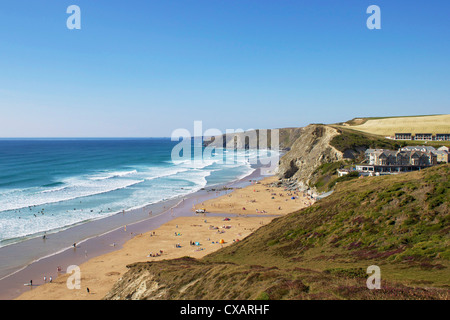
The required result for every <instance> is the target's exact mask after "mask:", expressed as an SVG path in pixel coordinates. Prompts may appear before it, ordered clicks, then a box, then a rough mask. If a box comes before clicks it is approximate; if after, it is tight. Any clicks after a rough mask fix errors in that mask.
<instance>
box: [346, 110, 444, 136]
mask: <svg viewBox="0 0 450 320" xmlns="http://www.w3.org/2000/svg"><path fill="white" fill-rule="evenodd" d="M449 123H450V115H449V114H446V115H432V116H412V117H387V118H381V117H380V118H355V119H352V120H350V121H348V122H346V123H344V124H343V125H344V126H349V127H350V128H352V129H354V130H358V131H362V132H366V133H372V134H377V135H382V136H394V134H395V133H413V134H414V133H432V134H436V133H450V125H449Z"/></svg>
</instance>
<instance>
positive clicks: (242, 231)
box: [18, 175, 309, 300]
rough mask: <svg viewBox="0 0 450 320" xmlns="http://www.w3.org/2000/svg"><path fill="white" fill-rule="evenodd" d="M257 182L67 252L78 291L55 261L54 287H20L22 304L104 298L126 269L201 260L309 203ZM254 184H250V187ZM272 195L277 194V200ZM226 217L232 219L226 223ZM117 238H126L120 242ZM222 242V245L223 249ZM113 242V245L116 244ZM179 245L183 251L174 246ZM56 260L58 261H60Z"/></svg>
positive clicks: (202, 197) (198, 197)
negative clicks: (201, 210) (94, 250)
mask: <svg viewBox="0 0 450 320" xmlns="http://www.w3.org/2000/svg"><path fill="white" fill-rule="evenodd" d="M259 178H260V177H258V176H257V175H254V176H253V177H246V178H245V179H243V180H245V181H246V182H245V183H244V181H241V182H240V183H236V184H234V188H235V189H234V191H233V192H232V190H225V191H217V190H210V191H209V192H206V191H205V192H203V194H194V195H193V196H192V197H190V198H189V199H187V200H185V201H183V202H182V203H181V204H179V205H178V206H176V207H174V208H173V209H170V210H169V212H167V213H166V214H163V215H160V216H158V217H154V218H153V219H149V220H150V221H151V223H150V224H148V223H147V224H146V223H142V222H141V223H137V224H134V225H128V226H127V227H126V228H125V227H123V228H120V229H118V230H116V231H114V232H113V233H109V234H107V235H104V236H102V237H100V238H101V239H91V240H89V241H86V242H85V243H83V244H82V245H80V247H78V248H76V249H72V250H68V251H67V252H66V254H69V255H70V256H72V259H69V260H70V264H76V265H79V266H80V269H81V276H82V277H81V289H80V290H76V289H75V290H69V289H68V288H67V285H66V281H67V279H68V277H69V275H67V274H64V273H61V274H59V276H58V277H56V276H57V274H56V266H58V265H61V264H58V262H57V261H56V260H55V261H51V263H53V267H54V268H53V269H54V270H55V272H54V273H53V275H52V278H53V282H52V283H47V284H45V285H41V286H38V287H25V289H23V288H22V290H21V292H20V293H22V295H20V297H18V299H50V300H58V299H64V300H72V299H82V300H84V299H93V300H97V299H101V298H103V296H104V295H105V294H106V293H107V292H108V291H109V290H110V289H111V288H112V286H113V284H114V283H115V282H116V281H117V280H118V279H119V278H120V276H121V275H122V274H123V273H124V272H126V270H127V269H126V265H127V264H130V263H133V262H141V261H152V260H158V259H173V258H178V257H182V256H191V257H195V258H201V257H203V256H204V255H207V254H209V253H212V252H213V251H215V250H218V249H220V248H221V247H223V246H227V245H231V244H233V243H234V242H235V241H239V240H241V239H243V238H245V237H246V236H248V235H249V234H250V233H251V232H253V231H254V230H256V229H257V228H259V227H261V226H262V225H265V224H267V223H269V222H270V221H271V220H272V219H274V218H275V217H277V216H279V215H282V214H286V213H289V212H292V211H295V210H298V209H300V208H302V207H305V206H306V205H308V204H309V200H308V199H307V198H306V197H305V198H303V195H302V194H299V195H297V198H296V199H291V196H293V194H292V193H290V192H289V191H286V190H284V189H283V188H282V187H269V186H268V184H269V183H271V182H273V181H275V180H276V178H275V177H269V178H266V179H265V180H263V181H261V182H260V183H254V181H257V180H259ZM250 179H251V180H252V184H251V185H248V184H249V180H250ZM274 193H277V194H278V195H277V196H275V195H273V194H274ZM253 201H254V202H253ZM257 205H258V207H259V208H261V209H259V208H258V211H257V210H256V208H255V210H254V211H252V209H253V206H257ZM280 206H281V209H280V208H279V207H280ZM197 207H206V208H208V211H209V209H211V211H210V212H208V213H207V214H200V215H197V214H195V213H194V208H197ZM243 207H246V210H242V208H243ZM247 207H248V212H247ZM239 208H240V210H242V211H240V210H239ZM214 212H218V213H214ZM225 217H227V218H229V219H230V220H228V219H227V220H224V218H225ZM147 222H148V221H147ZM156 222H157V223H156ZM149 230H150V231H149ZM118 235H121V236H122V237H121V241H120V242H117V241H116V240H117V239H118V238H119V237H118ZM126 240H128V241H126ZM221 240H223V241H224V243H222V244H221V243H220V242H221ZM90 241H94V242H95V243H96V244H97V245H100V246H101V247H102V248H103V251H104V252H102V253H103V254H101V255H96V256H95V257H92V258H91V257H90V256H89V251H88V252H87V254H86V251H85V248H91V245H92V244H91V243H89V242H90ZM113 242H115V246H113V245H112V244H113ZM191 242H199V245H191ZM177 244H179V245H180V247H176V245H177ZM161 251H162V254H161V255H159V256H156V257H152V256H148V255H149V254H153V255H155V254H156V253H160V252H161ZM52 258H55V259H56V256H54V257H52ZM52 258H49V259H52ZM46 260H48V259H46ZM49 262H50V261H45V265H46V267H47V268H44V267H42V268H41V269H39V271H40V272H41V273H40V278H41V279H38V280H36V281H35V280H33V283H36V284H43V276H44V275H45V276H46V277H47V280H48V279H49V276H50V275H51V274H50V273H49V272H48V270H49V269H48V266H49ZM37 264H38V263H37ZM67 266H68V264H67V263H66V265H64V266H62V270H63V271H64V270H66V268H67ZM45 272H47V273H45ZM23 280H24V279H23V278H22V279H21V281H22V282H21V283H22V284H21V285H22V286H23V283H26V282H28V281H29V279H28V280H27V281H23ZM39 280H40V281H39ZM87 288H89V291H90V292H89V293H88V292H87Z"/></svg>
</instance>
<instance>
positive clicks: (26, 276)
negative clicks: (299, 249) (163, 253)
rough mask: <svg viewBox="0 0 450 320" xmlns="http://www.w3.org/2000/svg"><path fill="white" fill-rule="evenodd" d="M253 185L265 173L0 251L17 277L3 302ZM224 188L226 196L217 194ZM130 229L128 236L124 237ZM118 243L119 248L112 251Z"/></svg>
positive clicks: (4, 285)
mask: <svg viewBox="0 0 450 320" xmlns="http://www.w3.org/2000/svg"><path fill="white" fill-rule="evenodd" d="M250 179H251V180H255V179H256V180H258V179H261V176H260V170H255V171H254V172H253V173H252V174H250V175H249V176H246V177H244V178H242V179H240V180H237V181H233V182H230V183H228V184H226V185H221V186H216V187H215V188H216V189H215V191H214V192H212V191H211V188H206V189H204V190H200V191H198V192H196V193H193V194H191V195H188V196H185V197H184V198H180V199H176V200H169V201H164V202H161V203H158V204H155V205H151V206H146V207H145V208H139V209H135V210H132V211H129V212H125V213H119V214H116V215H113V216H110V217H107V218H103V219H99V220H96V221H92V222H88V223H84V224H81V225H79V226H76V227H73V228H70V229H68V230H64V231H60V232H58V233H54V234H50V235H48V239H47V240H45V241H44V240H42V238H36V239H30V240H27V241H24V242H21V243H18V244H13V245H10V246H7V247H3V248H0V257H1V259H0V260H1V264H2V265H7V266H11V272H12V271H15V273H12V274H11V275H9V276H7V277H3V276H2V279H1V280H0V299H2V300H6V299H14V298H16V297H17V296H19V295H20V294H22V293H23V292H26V291H28V290H30V287H25V286H24V284H25V283H28V282H29V281H30V280H33V284H36V285H42V284H43V283H44V281H43V277H44V276H46V277H47V278H49V277H52V278H53V279H56V277H57V276H58V274H59V273H58V272H57V267H58V266H60V267H61V269H62V270H66V269H67V267H68V266H70V265H79V264H81V263H83V262H86V261H87V260H89V259H90V258H93V257H96V256H99V255H102V254H105V253H109V252H112V251H115V250H118V249H120V248H121V247H122V246H123V244H124V243H125V242H126V241H128V240H130V239H132V238H133V237H134V236H135V235H137V234H140V233H144V232H147V231H149V230H154V229H156V228H158V227H159V226H161V225H163V224H164V223H166V222H168V221H170V220H172V219H174V218H176V217H182V216H193V211H192V207H193V206H194V205H195V204H196V203H198V202H201V201H205V200H207V199H210V198H213V197H217V196H220V195H224V194H227V193H230V192H231V191H230V190H226V189H225V190H223V189H222V188H223V187H224V186H226V187H230V188H239V187H243V186H246V185H249V183H250V182H249V180H250ZM219 188H220V189H222V190H221V191H219V192H217V189H219ZM164 207H165V208H164ZM144 209H145V210H144ZM152 209H153V213H152V215H150V214H149V211H150V210H152ZM125 225H126V226H127V232H124V226H125ZM80 240H81V241H80ZM74 242H76V243H77V249H76V250H74V249H73V248H71V245H72V244H73V243H74ZM113 243H115V246H111V244H113ZM30 259H31V260H30ZM21 265H23V266H21ZM14 268H15V269H14ZM34 288H35V287H33V289H34Z"/></svg>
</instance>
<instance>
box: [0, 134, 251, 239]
mask: <svg viewBox="0 0 450 320" xmlns="http://www.w3.org/2000/svg"><path fill="white" fill-rule="evenodd" d="M177 143H178V142H177V141H171V140H170V139H169V138H148V139H144V138H143V139H1V140H0V247H2V246H6V245H9V244H12V243H16V242H19V241H22V240H24V239H28V238H32V237H37V236H39V235H42V234H44V233H52V232H57V231H59V230H64V229H67V228H69V227H71V226H74V225H78V224H81V223H85V222H88V221H91V220H95V219H100V218H104V217H107V216H109V215H113V214H116V213H118V212H122V211H123V210H130V209H134V208H140V207H143V206H146V205H148V204H154V203H157V202H160V201H164V200H168V199H174V198H176V197H182V196H184V195H188V194H190V193H193V192H196V191H198V190H200V189H201V188H204V187H206V186H213V185H218V184H223V183H227V182H229V181H233V180H236V179H240V178H242V177H245V176H246V175H248V174H250V173H251V172H252V171H253V170H255V169H254V168H252V166H251V165H250V164H249V158H252V157H255V156H257V155H256V153H257V151H249V150H247V151H245V150H243V151H238V152H237V153H236V155H235V157H234V161H233V162H232V163H229V162H227V163H226V164H225V163H223V161H220V157H221V156H223V153H221V152H227V151H224V150H220V149H219V150H216V151H215V152H214V153H212V155H211V156H210V157H208V158H203V159H202V161H200V162H198V163H195V162H191V161H185V162H181V163H180V162H178V163H173V162H172V159H171V152H172V149H173V148H174V146H175V145H176V144H177ZM193 154H195V152H193Z"/></svg>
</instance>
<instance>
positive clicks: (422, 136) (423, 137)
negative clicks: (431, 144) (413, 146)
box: [414, 133, 433, 141]
mask: <svg viewBox="0 0 450 320" xmlns="http://www.w3.org/2000/svg"><path fill="white" fill-rule="evenodd" d="M414 140H420V141H432V140H433V134H432V133H416V134H415V136H414Z"/></svg>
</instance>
